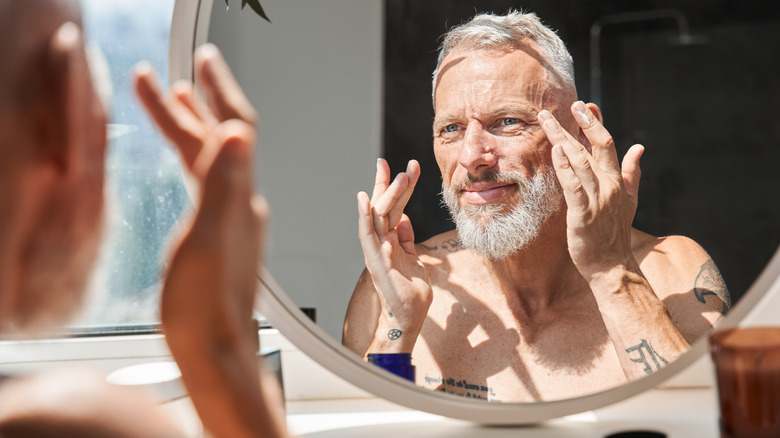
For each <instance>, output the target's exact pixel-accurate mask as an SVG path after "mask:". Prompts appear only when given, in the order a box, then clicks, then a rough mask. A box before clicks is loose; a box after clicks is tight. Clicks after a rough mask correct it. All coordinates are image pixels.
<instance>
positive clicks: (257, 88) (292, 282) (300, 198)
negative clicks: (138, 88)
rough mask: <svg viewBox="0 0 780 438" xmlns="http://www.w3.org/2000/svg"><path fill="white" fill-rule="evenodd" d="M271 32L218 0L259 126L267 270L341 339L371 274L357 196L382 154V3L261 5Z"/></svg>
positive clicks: (270, 0) (225, 48)
mask: <svg viewBox="0 0 780 438" xmlns="http://www.w3.org/2000/svg"><path fill="white" fill-rule="evenodd" d="M261 3H262V5H263V7H264V8H265V11H266V12H267V14H268V15H269V17H270V18H271V20H272V23H268V22H266V21H264V20H262V19H261V18H260V17H258V16H257V15H255V14H254V12H252V11H251V10H250V8H249V7H247V8H246V9H245V10H244V11H241V9H240V4H241V3H240V2H239V1H237V0H233V1H232V2H231V5H232V6H231V7H230V9H229V11H226V10H225V5H224V2H222V1H220V0H215V2H214V10H213V12H212V17H211V27H210V31H209V40H210V41H212V42H214V43H215V44H217V45H218V46H219V47H220V48H221V49H222V52H223V53H224V55H225V58H226V59H227V61H228V63H229V64H230V66H231V67H232V68H233V70H234V72H235V74H236V77H237V78H238V81H239V82H240V83H241V85H242V86H243V87H244V90H245V91H246V93H247V95H248V96H249V99H250V100H251V101H252V103H253V104H254V105H255V107H256V108H257V109H258V112H259V114H260V120H261V122H260V137H259V149H258V154H257V165H256V169H257V174H256V176H255V180H256V181H257V184H258V187H259V188H260V191H261V192H262V193H263V194H264V195H265V196H266V198H267V199H268V201H269V203H270V206H271V211H272V219H271V229H270V241H269V245H268V246H267V251H266V254H267V255H266V260H267V265H268V267H269V270H270V271H271V273H272V274H273V276H274V277H275V278H276V280H277V281H278V282H279V284H281V285H282V287H284V289H285V291H286V292H287V294H288V295H289V296H290V297H292V298H293V299H294V300H295V301H296V303H298V304H299V306H303V307H315V308H317V312H318V315H317V317H318V324H319V325H320V326H321V327H323V328H324V329H325V330H326V331H327V332H328V333H330V334H331V335H333V336H334V337H336V339H341V338H340V337H341V324H342V321H343V318H344V312H345V310H346V306H347V302H348V300H349V296H350V295H351V293H352V289H353V287H354V285H355V282H356V281H357V278H358V276H359V274H360V272H361V270H362V268H363V256H362V253H361V251H360V244H359V242H358V239H357V208H356V202H355V195H356V193H357V192H358V191H359V190H366V191H368V192H369V193H370V190H371V188H372V187H373V177H374V169H375V163H376V158H377V157H378V156H379V151H380V137H381V104H382V72H381V69H382V58H383V54H382V52H383V43H382V34H383V30H382V23H383V20H382V10H383V7H382V2H381V0H328V1H322V0H296V1H289V0H262V1H261Z"/></svg>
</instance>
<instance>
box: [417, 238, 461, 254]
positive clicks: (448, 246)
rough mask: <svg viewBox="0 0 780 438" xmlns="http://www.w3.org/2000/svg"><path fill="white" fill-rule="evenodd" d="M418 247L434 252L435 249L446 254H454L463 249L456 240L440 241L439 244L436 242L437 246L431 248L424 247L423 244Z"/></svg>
mask: <svg viewBox="0 0 780 438" xmlns="http://www.w3.org/2000/svg"><path fill="white" fill-rule="evenodd" d="M420 246H422V247H423V248H425V249H427V250H428V251H435V250H437V249H443V250H445V251H448V252H455V251H457V250H459V249H461V248H463V245H461V243H460V240H457V239H446V240H442V241H441V242H438V243H437V244H435V245H433V246H431V245H426V244H424V243H421V244H420Z"/></svg>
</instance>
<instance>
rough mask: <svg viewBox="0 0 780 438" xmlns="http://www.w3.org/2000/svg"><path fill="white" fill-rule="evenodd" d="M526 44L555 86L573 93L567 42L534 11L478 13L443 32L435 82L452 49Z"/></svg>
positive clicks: (513, 47)
mask: <svg viewBox="0 0 780 438" xmlns="http://www.w3.org/2000/svg"><path fill="white" fill-rule="evenodd" d="M529 43H530V44H531V46H532V47H534V48H535V49H536V50H537V51H538V52H539V55H540V57H541V59H542V63H543V65H544V67H545V68H546V69H547V70H548V71H549V72H550V73H551V76H552V77H553V78H554V80H555V82H556V83H557V85H558V86H559V87H560V88H562V89H565V90H569V91H572V92H574V93H575V94H576V89H575V87H574V62H573V60H572V57H571V55H570V54H569V51H568V50H567V49H566V45H565V44H564V43H563V41H562V40H561V39H560V38H559V37H558V35H556V33H555V32H554V31H553V30H552V29H550V28H549V27H547V26H545V25H544V24H542V22H541V21H540V20H539V18H538V17H537V16H536V14H533V13H522V12H517V11H509V12H508V13H507V14H506V15H493V14H480V15H477V16H475V17H474V18H472V19H471V20H470V21H469V22H467V23H464V24H461V25H459V26H456V27H453V28H452V29H450V31H449V32H447V33H446V34H444V36H443V41H442V44H441V48H440V50H439V58H438V61H437V63H436V69H435V70H434V72H433V90H434V99H435V90H436V81H437V79H438V73H439V68H440V67H441V64H442V61H444V58H446V57H447V55H449V54H450V53H451V52H453V51H455V50H465V51H468V50H514V49H518V48H520V47H522V46H528V45H529Z"/></svg>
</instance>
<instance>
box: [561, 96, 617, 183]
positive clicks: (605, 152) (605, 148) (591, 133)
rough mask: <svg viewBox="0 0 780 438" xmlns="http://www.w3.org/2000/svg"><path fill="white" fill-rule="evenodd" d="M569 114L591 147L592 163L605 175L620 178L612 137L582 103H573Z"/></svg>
mask: <svg viewBox="0 0 780 438" xmlns="http://www.w3.org/2000/svg"><path fill="white" fill-rule="evenodd" d="M571 112H572V115H574V119H575V120H576V121H577V124H579V125H580V128H581V129H582V132H583V134H585V137H586V138H587V139H588V141H589V142H590V144H591V146H592V150H593V154H592V155H593V159H594V161H595V162H596V163H597V164H598V165H599V167H600V168H601V169H602V170H603V171H604V172H605V173H607V174H608V175H611V176H612V177H613V178H614V179H617V178H618V177H619V176H620V165H619V163H618V157H617V151H615V141H614V140H613V139H612V135H610V133H609V131H607V129H606V128H605V127H604V125H602V124H601V122H600V121H599V120H598V119H597V118H596V116H594V115H593V112H592V111H591V110H590V109H589V108H588V107H587V106H586V105H585V104H584V103H583V102H582V101H577V102H574V104H572V106H571Z"/></svg>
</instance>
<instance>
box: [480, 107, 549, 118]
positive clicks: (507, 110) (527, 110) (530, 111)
mask: <svg viewBox="0 0 780 438" xmlns="http://www.w3.org/2000/svg"><path fill="white" fill-rule="evenodd" d="M539 111H540V110H538V109H536V108H534V107H533V106H531V105H523V104H510V105H504V106H502V107H501V108H498V109H496V110H495V111H493V112H492V113H491V114H490V116H491V117H492V118H496V117H500V116H505V115H528V116H532V117H534V118H536V115H537V114H539Z"/></svg>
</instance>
